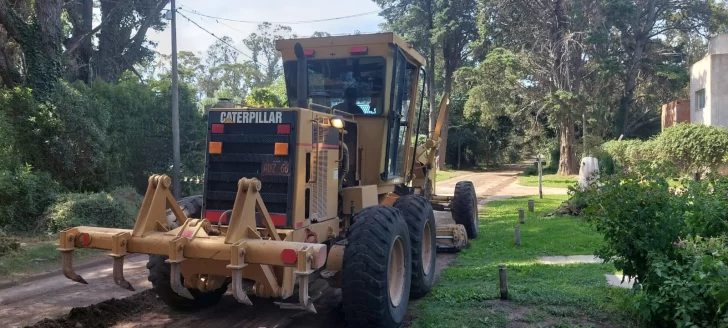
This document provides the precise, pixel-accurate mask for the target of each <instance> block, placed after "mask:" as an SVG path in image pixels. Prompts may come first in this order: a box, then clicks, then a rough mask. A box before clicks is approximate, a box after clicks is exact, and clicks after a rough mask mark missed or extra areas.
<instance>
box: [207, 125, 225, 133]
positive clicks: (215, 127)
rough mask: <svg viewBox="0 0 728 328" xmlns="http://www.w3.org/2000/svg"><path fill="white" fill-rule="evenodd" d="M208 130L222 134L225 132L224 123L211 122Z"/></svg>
mask: <svg viewBox="0 0 728 328" xmlns="http://www.w3.org/2000/svg"><path fill="white" fill-rule="evenodd" d="M210 130H211V131H212V133H215V134H223V133H225V124H213V125H212V128H211V129H210Z"/></svg>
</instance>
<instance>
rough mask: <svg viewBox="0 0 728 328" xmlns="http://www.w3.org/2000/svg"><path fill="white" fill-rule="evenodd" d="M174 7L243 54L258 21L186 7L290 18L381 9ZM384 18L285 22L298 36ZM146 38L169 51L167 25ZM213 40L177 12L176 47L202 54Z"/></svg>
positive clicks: (219, 1)
mask: <svg viewBox="0 0 728 328" xmlns="http://www.w3.org/2000/svg"><path fill="white" fill-rule="evenodd" d="M177 7H179V8H181V9H186V10H188V11H180V12H181V13H182V14H184V15H185V16H187V17H189V18H190V19H192V20H194V21H196V22H197V23H198V24H199V25H201V26H202V27H204V28H205V29H207V30H208V31H210V32H212V33H214V34H215V35H217V36H218V37H221V36H229V37H231V38H232V39H233V40H235V44H234V46H235V47H236V48H238V49H239V50H241V51H243V52H245V53H246V54H249V51H248V49H247V48H245V46H244V45H243V43H242V39H243V38H245V37H246V36H247V35H248V34H250V33H252V32H254V31H255V29H256V27H257V24H255V23H253V24H251V23H239V22H230V21H219V22H218V21H216V20H215V19H212V18H207V17H202V16H199V15H195V14H191V13H189V11H197V12H199V13H202V14H206V15H209V16H216V17H222V18H230V19H237V20H248V21H272V22H292V21H303V20H317V19H325V18H333V17H341V16H349V15H355V14H360V13H365V12H371V11H376V10H379V9H380V8H379V7H378V6H377V5H376V4H375V3H374V2H373V1H371V0H338V1H334V0H298V1H294V0H254V1H241V0H238V1H234V0H177ZM167 8H169V6H168V7H167ZM383 21H384V20H383V19H382V18H381V17H380V16H379V15H377V14H370V15H364V16H359V17H352V18H346V19H340V20H332V21H325V22H316V23H305V24H285V25H289V26H291V27H292V28H293V32H294V33H296V34H298V35H300V36H310V35H311V34H312V33H313V32H315V31H322V32H329V33H331V34H349V33H353V32H354V31H356V30H359V31H361V32H362V33H368V32H376V31H378V30H379V24H380V23H382V22H383ZM148 38H149V39H150V40H152V41H155V42H158V43H159V45H158V46H157V51H159V52H161V53H164V54H169V53H170V52H171V34H170V28H169V27H168V28H167V29H166V30H165V31H162V32H156V31H151V32H149V33H148ZM214 42H215V38H214V37H213V36H211V35H209V34H207V33H206V32H204V31H202V30H200V29H199V28H198V27H197V26H195V25H194V24H192V23H190V22H188V21H187V19H185V18H184V17H182V16H180V15H177V50H178V51H192V52H195V53H198V52H202V53H203V55H204V52H205V51H206V50H207V48H208V47H209V46H210V45H211V44H213V43H214Z"/></svg>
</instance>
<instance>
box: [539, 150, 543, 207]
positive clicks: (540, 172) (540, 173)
mask: <svg viewBox="0 0 728 328" xmlns="http://www.w3.org/2000/svg"><path fill="white" fill-rule="evenodd" d="M542 176H543V171H542V170H541V154H539V155H538V198H539V199H543V191H542V190H541V180H542V179H541V177H542Z"/></svg>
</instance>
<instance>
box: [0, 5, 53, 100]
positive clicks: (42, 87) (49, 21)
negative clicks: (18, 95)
mask: <svg viewBox="0 0 728 328" xmlns="http://www.w3.org/2000/svg"><path fill="white" fill-rule="evenodd" d="M62 5H63V1H62V0H36V1H35V3H33V4H31V1H28V0H20V1H16V2H15V3H14V4H13V5H11V3H10V1H9V0H0V25H2V27H3V29H4V30H5V32H6V33H7V36H6V37H5V39H12V40H13V43H15V44H17V45H19V46H20V48H21V49H22V53H23V62H24V63H25V65H26V66H27V67H26V69H25V70H22V69H21V68H19V67H14V65H9V64H11V63H9V62H8V60H7V59H4V60H3V66H4V67H2V68H4V70H6V72H7V73H5V74H3V76H4V78H3V80H6V79H8V80H9V82H10V83H6V84H7V85H17V84H20V83H22V82H27V83H28V85H29V86H30V88H32V89H33V90H34V91H35V93H34V95H35V96H37V97H40V98H47V97H48V96H49V95H50V92H51V90H52V88H53V86H54V84H55V83H56V81H57V79H59V78H60V77H61V72H62V63H61V54H62V48H61V38H62V34H63V30H62V26H61V11H62ZM23 71H24V72H25V74H21V72H23ZM18 79H23V80H18Z"/></svg>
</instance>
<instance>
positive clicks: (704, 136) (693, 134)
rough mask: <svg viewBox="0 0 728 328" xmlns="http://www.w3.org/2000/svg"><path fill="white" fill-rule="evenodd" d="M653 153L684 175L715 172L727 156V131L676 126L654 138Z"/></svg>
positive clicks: (705, 126) (691, 125)
mask: <svg viewBox="0 0 728 328" xmlns="http://www.w3.org/2000/svg"><path fill="white" fill-rule="evenodd" d="M655 142H656V144H655V151H656V153H658V154H660V155H661V156H663V159H664V160H668V161H670V162H672V163H673V164H675V166H677V167H678V169H680V171H681V172H683V173H686V174H692V173H703V172H707V171H710V170H715V169H716V168H717V167H718V165H720V164H721V163H723V158H724V156H725V155H726V153H728V129H726V128H723V127H717V126H709V125H703V124H684V123H683V124H677V125H674V126H671V127H669V128H667V129H665V131H664V132H662V133H661V134H660V135H659V136H657V138H656V139H655Z"/></svg>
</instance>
